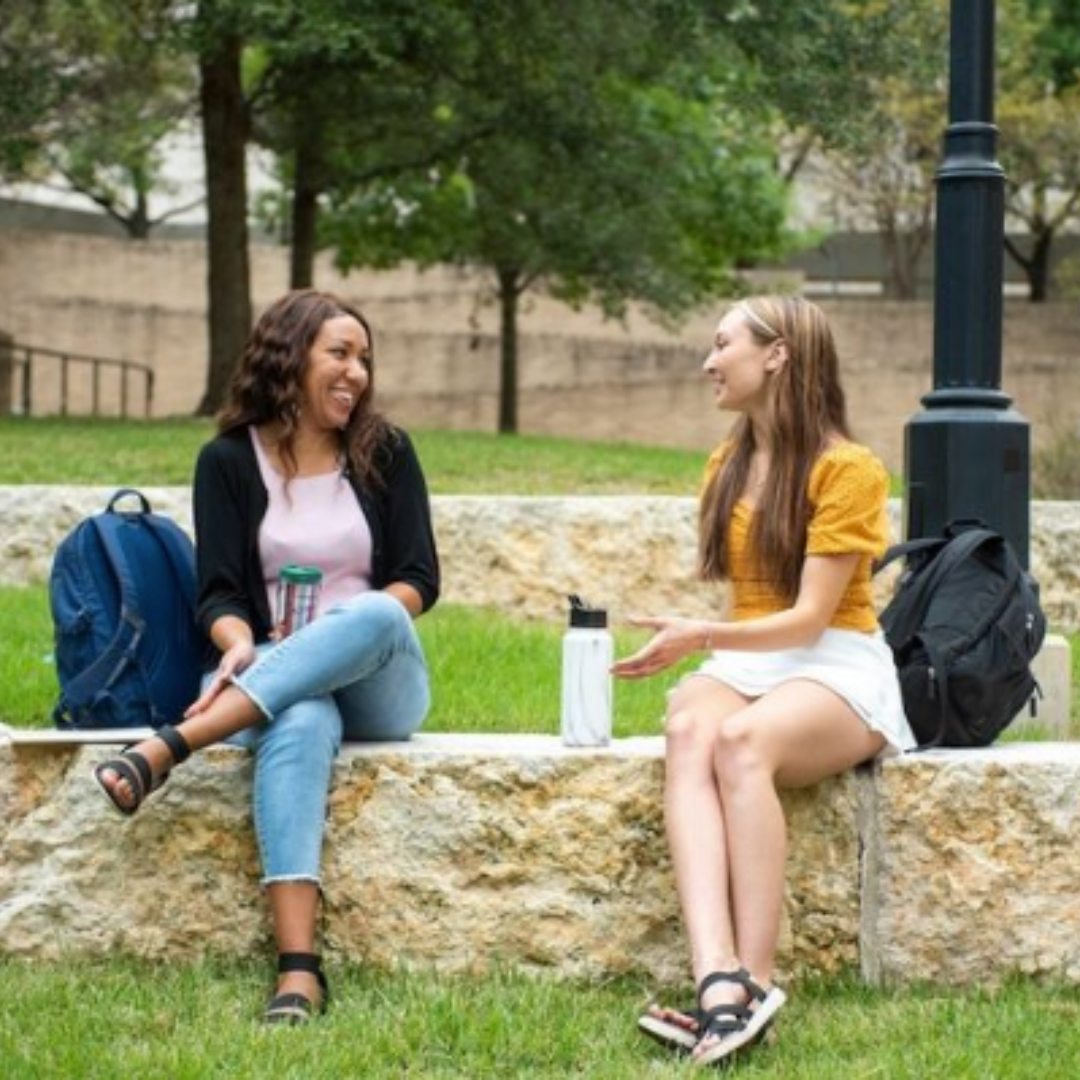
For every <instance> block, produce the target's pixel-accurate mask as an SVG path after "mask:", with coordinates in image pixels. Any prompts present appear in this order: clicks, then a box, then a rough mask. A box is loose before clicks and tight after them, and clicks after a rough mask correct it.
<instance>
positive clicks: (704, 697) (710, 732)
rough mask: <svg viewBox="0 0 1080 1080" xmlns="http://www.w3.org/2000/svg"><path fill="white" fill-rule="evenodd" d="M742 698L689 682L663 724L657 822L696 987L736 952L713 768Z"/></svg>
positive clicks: (721, 816) (706, 681) (725, 840)
mask: <svg viewBox="0 0 1080 1080" xmlns="http://www.w3.org/2000/svg"><path fill="white" fill-rule="evenodd" d="M746 705H747V701H746V699H745V698H743V697H742V696H741V695H739V694H737V693H735V691H733V690H731V689H730V688H729V687H727V686H724V685H722V684H720V683H717V682H714V681H713V680H711V679H705V678H700V679H690V680H688V681H687V682H686V683H685V685H684V686H683V687H681V688H680V690H679V691H678V692H677V693H676V695H675V696H674V697H673V699H672V703H671V709H670V711H669V714H668V721H667V755H666V772H665V784H664V819H665V823H666V825H667V835H668V844H669V846H670V848H671V859H672V864H673V866H674V869H675V881H676V886H677V888H678V892H679V902H680V905H681V907H682V911H683V921H684V923H685V926H686V933H687V937H688V938H689V941H690V954H691V962H692V966H693V971H694V980H695V982H698V981H700V980H701V979H702V978H703V977H704V976H705V975H707V974H708V973H709V972H711V971H716V970H718V969H721V968H725V967H730V965H731V963H732V962H733V961H734V959H735V957H736V955H737V952H738V950H737V945H736V935H735V924H734V920H733V918H732V911H731V903H730V883H729V870H728V854H727V845H728V837H727V830H726V828H725V823H724V814H723V807H722V805H721V801H720V791H719V786H718V784H717V779H716V775H715V773H714V769H713V760H714V758H715V755H716V746H717V741H718V739H719V738H720V732H721V727H722V724H723V722H724V721H725V719H726V718H727V717H730V716H731V715H733V714H736V713H738V712H739V711H740V710H742V709H744V708H745V707H746Z"/></svg>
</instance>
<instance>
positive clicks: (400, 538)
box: [95, 289, 439, 1023]
mask: <svg viewBox="0 0 1080 1080" xmlns="http://www.w3.org/2000/svg"><path fill="white" fill-rule="evenodd" d="M373 392H374V384H373V340H372V331H371V327H370V325H369V324H368V322H367V320H366V319H365V318H364V316H363V315H362V314H361V313H360V312H359V311H358V310H357V309H356V308H355V307H353V306H352V305H350V304H348V303H346V302H345V301H343V300H341V299H339V298H337V297H335V296H332V295H330V294H327V293H322V292H317V291H315V290H311V289H305V290H297V291H294V292H290V293H288V294H286V295H285V296H283V297H282V298H281V299H279V300H278V301H277V302H276V303H275V304H273V305H272V306H271V307H270V308H269V309H268V310H267V311H266V312H265V313H264V314H263V316H262V317H261V319H260V320H259V322H258V324H257V325H256V327H255V329H254V330H253V332H252V334H251V337H250V339H249V341H248V344H247V346H246V348H245V350H244V354H243V356H242V358H241V361H240V365H239V368H238V370H237V372H236V375H235V377H234V379H233V382H232V385H231V389H230V396H229V402H228V404H227V406H226V407H225V409H224V411H223V413H222V415H221V417H220V419H219V423H218V435H217V437H216V438H214V439H213V440H212V441H211V442H210V443H208V444H207V445H206V446H205V447H204V448H203V449H202V451H201V453H200V455H199V459H198V463H197V466H196V471H195V484H194V511H195V532H196V550H197V553H198V578H199V600H198V618H199V622H200V625H201V626H202V628H203V630H204V631H205V632H206V634H207V637H208V638H209V640H210V642H211V644H212V645H213V647H214V654H215V661H214V665H213V667H212V668H211V669H210V670H209V671H208V672H207V673H206V675H205V677H204V680H203V691H202V694H201V696H200V697H199V698H198V700H197V701H195V702H194V703H193V704H192V705H191V707H190V708H189V709H188V710H187V712H186V713H185V714H184V717H183V720H182V722H180V723H178V724H177V725H176V726H175V727H165V728H162V729H161V730H160V731H158V733H157V734H156V735H155V736H154V737H153V738H151V739H148V740H146V741H145V742H142V743H140V744H138V745H137V746H135V747H133V748H131V749H128V750H126V751H124V753H123V754H121V755H120V756H119V757H116V758H113V759H111V760H109V761H106V762H104V763H103V764H101V765H99V766H98V767H97V769H96V770H95V778H96V780H97V783H98V785H99V786H100V787H101V789H102V790H103V791H104V792H105V794H106V796H107V797H108V799H109V801H110V802H111V804H112V805H113V806H114V807H115V808H116V809H117V810H119V811H120V812H121V813H123V814H125V815H131V814H134V813H135V812H136V811H137V810H138V809H139V807H140V805H141V804H142V802H143V800H144V799H145V798H146V797H147V796H148V795H149V794H150V793H151V792H152V791H155V790H156V789H157V788H159V787H160V786H161V785H162V783H164V781H165V779H166V777H167V774H168V770H169V769H170V768H172V767H173V766H175V765H179V764H180V763H181V762H183V761H184V760H185V759H186V758H187V757H188V756H189V755H190V754H191V753H192V752H193V751H196V750H200V749H202V748H204V747H206V746H209V745H210V744H212V743H216V742H220V741H222V740H224V739H228V738H232V739H233V741H234V742H239V743H241V744H242V745H244V746H246V747H249V748H250V749H251V750H252V752H253V754H254V756H255V779H254V816H255V826H256V831H257V834H258V839H259V847H260V852H261V856H262V863H263V881H264V884H265V885H266V887H267V891H268V896H269V901H270V911H271V916H272V919H273V924H274V934H275V939H276V943H277V949H278V984H277V989H276V991H275V994H274V997H273V999H272V1000H271V1002H270V1004H269V1006H268V1007H267V1009H266V1013H265V1019H266V1021H267V1022H270V1023H300V1022H303V1021H305V1020H307V1019H308V1018H309V1017H311V1016H312V1015H313V1014H314V1013H316V1012H319V1011H321V1010H322V1009H324V1008H325V1006H326V1002H327V997H328V990H327V984H326V980H325V977H324V975H323V973H322V968H321V963H320V960H319V958H318V956H317V955H316V950H315V936H316V916H317V912H318V906H319V882H320V861H321V850H322V838H323V828H324V822H325V819H326V805H327V795H328V790H329V786H330V780H331V775H332V766H333V760H334V757H335V756H336V754H337V751H338V749H339V747H340V745H341V742H342V740H343V739H351V740H361V741H384V740H398V739H407V738H409V736H410V735H412V734H413V733H414V732H415V731H416V730H417V729H418V728H419V726H420V724H421V722H422V721H423V719H424V716H425V715H426V713H427V709H428V705H429V700H430V698H429V686H428V674H427V667H426V663H425V660H424V655H423V652H422V650H421V647H420V643H419V640H418V638H417V635H416V631H415V629H414V627H413V620H414V619H415V618H417V617H418V616H419V615H421V614H422V613H423V612H424V611H426V610H427V609H428V608H430V607H431V606H432V605H433V604H434V603H435V601H436V599H437V597H438V592H439V567H438V559H437V556H436V552H435V543H434V538H433V534H432V529H431V518H430V510H429V505H428V496H427V488H426V484H425V481H424V476H423V473H422V471H421V468H420V464H419V462H418V460H417V457H416V454H415V452H414V450H413V447H412V444H411V442H410V441H409V438H408V436H407V435H406V434H405V433H404V432H403V431H401V430H400V429H398V428H395V427H392V426H391V425H390V424H389V423H387V422H386V420H384V419H383V418H382V417H381V416H380V415H379V414H378V413H377V412H375V411H374V409H373V404H372V398H373ZM296 564H299V565H304V566H313V567H317V568H318V569H319V570H321V572H322V579H321V582H322V583H321V591H320V592H319V593H318V596H317V601H316V604H315V607H314V610H313V612H312V615H313V618H312V619H311V621H310V622H308V623H307V624H306V625H304V626H302V627H301V628H299V629H296V630H295V631H294V632H292V633H288V630H289V627H288V625H286V624H283V623H282V622H280V621H278V620H279V618H280V616H279V615H277V614H272V612H274V611H275V601H276V598H277V596H278V592H279V583H280V580H281V577H282V573H283V571H284V570H285V569H286V568H287V567H289V566H291V565H296Z"/></svg>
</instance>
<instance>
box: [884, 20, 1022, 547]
mask: <svg viewBox="0 0 1080 1080" xmlns="http://www.w3.org/2000/svg"><path fill="white" fill-rule="evenodd" d="M949 21H950V37H949V126H948V129H947V131H946V133H945V147H944V157H943V160H942V164H941V167H940V168H939V170H938V173H937V228H936V241H935V242H936V248H935V277H934V389H933V390H932V391H931V392H930V393H929V394H927V395H926V396H925V397H924V398H923V399H922V404H923V406H924V408H923V411H921V412H919V413H917V414H916V415H915V416H913V417H912V418H911V420H910V421H909V423H908V426H907V430H906V433H905V434H906V438H905V452H906V458H907V462H906V471H907V502H906V508H905V509H906V514H905V516H906V532H907V536H908V537H909V538H915V537H921V536H933V535H935V534H937V533H938V532H940V531H941V529H942V528H944V526H945V525H947V524H948V523H949V522H950V521H956V520H961V519H971V518H978V519H980V520H982V521H984V522H985V523H986V524H987V525H988V526H989V527H990V528H992V529H996V530H997V531H998V532H1000V533H1001V534H1002V535H1003V536H1004V537H1005V538H1006V539H1008V540H1009V541H1010V542H1011V543H1012V545H1013V547H1014V548H1015V549H1016V553H1017V555H1018V557H1019V558H1020V561H1021V562H1022V563H1023V564H1024V565H1025V566H1027V565H1028V548H1029V538H1030V526H1031V512H1030V496H1031V491H1030V489H1031V480H1030V474H1031V468H1030V458H1031V450H1030V444H1031V438H1030V428H1029V425H1028V422H1027V421H1026V420H1025V419H1024V418H1023V417H1022V416H1021V415H1020V414H1019V413H1018V412H1017V411H1016V410H1015V409H1013V408H1012V399H1011V398H1009V397H1008V396H1007V395H1006V394H1004V393H1002V391H1001V318H1002V297H1001V292H1002V281H1003V261H1004V239H1005V174H1004V172H1003V171H1002V169H1001V166H1000V165H999V164H998V163H997V161H996V159H995V152H996V148H997V128H996V127H995V126H994V0H952V7H951V10H950V16H949Z"/></svg>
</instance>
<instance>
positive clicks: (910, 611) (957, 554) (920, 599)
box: [882, 529, 1020, 648]
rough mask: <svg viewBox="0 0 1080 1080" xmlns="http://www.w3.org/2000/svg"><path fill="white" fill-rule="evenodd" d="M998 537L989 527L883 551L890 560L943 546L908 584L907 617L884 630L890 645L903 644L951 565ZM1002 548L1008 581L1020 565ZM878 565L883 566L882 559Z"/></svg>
mask: <svg viewBox="0 0 1080 1080" xmlns="http://www.w3.org/2000/svg"><path fill="white" fill-rule="evenodd" d="M1001 539H1002V538H1001V536H1000V535H999V534H998V533H996V532H992V531H991V530H990V529H969V530H968V531H966V532H963V533H961V534H960V535H959V536H957V537H955V538H953V539H952V540H949V539H942V538H940V537H935V538H933V539H931V540H927V541H920V540H913V541H910V542H909V543H907V544H898V545H897V548H906V549H908V550H906V551H897V552H896V554H895V555H894V554H893V550H894V549H890V550H889V551H888V552H886V554H885V559H886V560H888V561H889V562H891V561H892V559H893V558H899V557H900V555H907V554H911V553H912V552H915V551H925V550H930V549H932V548H935V547H937V548H941V547H944V548H945V551H944V552H943V554H942V556H941V558H940V559H938V560H937V561H936V562H935V563H934V565H933V566H932V567H931V568H930V571H929V572H928V573H927V574H925V575H923V576H922V577H921V578H917V579H916V580H915V581H914V582H913V584H912V585H911V586H910V588H911V590H912V591H911V593H910V594H909V595H908V597H907V598H906V600H905V604H904V607H905V608H906V609H907V618H905V619H903V620H897V621H896V622H895V623H893V624H892V625H891V626H890V627H889V628H888V629H887V631H886V636H887V637H888V639H889V644H890V645H891V646H892V647H893V648H902V647H903V646H904V645H906V644H907V642H908V641H909V640H910V639H911V638H912V637H913V636H914V635H915V633H916V632H917V631H918V629H919V626H920V624H921V623H922V620H923V617H924V615H925V609H926V607H927V605H928V603H929V601H930V597H931V596H933V594H934V590H935V589H936V588H937V586H938V584H939V583H940V582H941V581H942V580H943V579H944V578H946V577H948V576H949V574H951V573H952V571H953V568H954V567H956V566H957V565H958V564H960V563H962V562H963V561H964V560H965V559H967V558H968V557H969V556H970V555H971V554H972V553H973V552H974V551H976V550H977V549H978V548H980V547H982V545H983V544H986V543H989V542H990V541H993V540H1001ZM1005 550H1006V553H1007V556H1008V557H1007V558H1006V574H1007V576H1008V577H1009V579H1010V582H1011V579H1012V578H1014V577H1015V576H1017V575H1019V574H1020V564H1019V563H1018V562H1017V561H1016V557H1015V555H1013V554H1012V551H1011V549H1010V548H1009V546H1008V544H1006V545H1005ZM882 565H885V564H884V562H883V563H882Z"/></svg>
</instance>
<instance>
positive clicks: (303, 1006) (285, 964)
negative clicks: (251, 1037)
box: [263, 952, 330, 1025]
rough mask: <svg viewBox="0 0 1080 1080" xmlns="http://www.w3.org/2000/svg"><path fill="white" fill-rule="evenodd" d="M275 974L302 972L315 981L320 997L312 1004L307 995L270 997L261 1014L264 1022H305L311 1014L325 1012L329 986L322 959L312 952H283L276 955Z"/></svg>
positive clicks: (293, 1023)
mask: <svg viewBox="0 0 1080 1080" xmlns="http://www.w3.org/2000/svg"><path fill="white" fill-rule="evenodd" d="M277 969H278V974H279V975H284V974H286V973H287V972H290V971H306V972H309V973H310V974H312V975H314V976H315V978H316V979H318V981H319V989H320V990H321V991H322V998H321V1000H320V1001H319V1004H318V1006H317V1007H316V1005H315V1003H314V1002H313V1001H312V1000H311V998H309V997H306V996H305V995H304V994H297V993H295V992H290V993H287V994H278V995H277V996H276V997H274V998H272V999H271V1001H270V1004H269V1005H267V1006H266V1012H264V1013H263V1023H265V1024H291V1025H296V1024H306V1023H307V1022H308V1021H309V1020H310V1019H311V1018H312V1017H313V1016H316V1015H318V1014H321V1013H324V1012H326V1006H327V1004H328V1003H329V1001H330V986H329V984H328V983H327V981H326V976H325V975H324V974H323V970H322V962H321V961H320V960H319V958H318V957H317V956H316V955H315V954H314V953H304V952H287V953H281V954H280V955H279V956H278V966H277Z"/></svg>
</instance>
